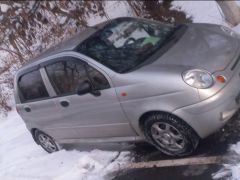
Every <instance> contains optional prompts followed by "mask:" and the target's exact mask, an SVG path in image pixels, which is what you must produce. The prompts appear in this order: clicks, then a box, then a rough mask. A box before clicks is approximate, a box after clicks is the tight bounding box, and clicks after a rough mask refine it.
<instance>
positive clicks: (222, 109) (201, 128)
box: [172, 73, 240, 138]
mask: <svg viewBox="0 0 240 180" xmlns="http://www.w3.org/2000/svg"><path fill="white" fill-rule="evenodd" d="M239 103H240V77H239V74H238V73H237V74H236V73H235V74H234V76H233V77H232V79H231V80H230V82H228V84H227V85H226V86H225V87H224V88H223V89H221V90H220V91H219V92H218V93H216V94H215V95H213V96H212V97H210V98H208V99H206V100H204V101H201V102H199V103H196V104H193V105H190V106H185V107H182V108H179V109H176V110H175V111H173V112H172V113H173V114H175V115H176V116H178V117H180V118H182V119H183V120H184V121H186V122H187V123H188V124H189V125H190V126H191V127H192V128H193V129H194V130H195V131H196V133H197V134H198V135H199V136H200V137H201V138H205V137H207V136H208V135H210V134H212V133H214V132H215V131H217V130H219V129H220V128H221V127H222V126H223V125H224V124H225V123H226V122H227V121H228V120H229V119H230V118H231V117H232V116H233V115H234V114H235V113H236V111H237V110H238V109H239V107H240V105H239Z"/></svg>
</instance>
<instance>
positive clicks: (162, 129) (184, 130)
mask: <svg viewBox="0 0 240 180" xmlns="http://www.w3.org/2000/svg"><path fill="white" fill-rule="evenodd" d="M143 129H144V134H145V136H146V138H147V140H148V141H150V143H152V144H153V145H154V146H155V147H156V148H157V149H159V150H160V151H161V152H163V153H164V154H167V155H170V156H184V155H189V154H191V153H192V152H193V151H194V150H195V148H196V147H197V145H198V143H199V140H200V138H199V136H198V135H197V134H196V133H195V131H194V130H193V129H192V128H191V127H190V126H189V125H188V124H187V123H185V122H184V121H182V120H181V119H179V118H178V117H176V116H174V115H171V114H167V113H155V114H152V115H150V116H149V117H148V118H147V119H146V120H145V121H144V125H143Z"/></svg>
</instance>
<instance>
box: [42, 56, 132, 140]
mask: <svg viewBox="0 0 240 180" xmlns="http://www.w3.org/2000/svg"><path fill="white" fill-rule="evenodd" d="M45 70H46V73H47V75H48V78H49V81H50V82H51V83H52V86H53V88H54V90H55V91H56V94H57V96H56V97H55V98H54V100H55V103H56V104H57V105H58V107H59V109H61V112H62V117H61V120H59V121H58V123H57V124H58V127H55V130H56V131H59V132H62V133H65V130H67V131H69V130H72V131H75V132H77V134H78V138H105V137H129V136H135V132H134V131H133V130H132V128H131V126H130V124H129V122H128V120H127V119H126V117H125V115H124V113H123V111H122V109H121V106H120V103H119V101H118V99H117V96H116V92H115V89H114V87H111V86H110V84H109V82H108V80H107V78H106V77H105V76H104V75H103V74H102V73H100V71H98V70H96V69H95V68H93V67H91V66H89V65H88V64H86V63H84V62H83V61H81V60H80V59H77V58H74V57H62V58H60V59H58V60H57V61H55V62H53V63H50V64H48V65H46V66H45ZM86 84H90V86H91V91H89V92H85V93H84V94H80V95H78V94H77V91H78V89H81V88H84V86H85V85H86ZM67 131H66V132H67ZM66 137H67V136H66Z"/></svg>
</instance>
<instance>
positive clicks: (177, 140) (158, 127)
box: [151, 122, 185, 151]
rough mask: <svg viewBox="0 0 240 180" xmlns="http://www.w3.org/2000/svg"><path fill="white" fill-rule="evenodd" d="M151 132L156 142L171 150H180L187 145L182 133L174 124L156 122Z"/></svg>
mask: <svg viewBox="0 0 240 180" xmlns="http://www.w3.org/2000/svg"><path fill="white" fill-rule="evenodd" d="M151 133H152V137H153V139H154V140H155V141H156V143H157V144H158V145H159V146H161V147H162V148H164V149H167V150H170V151H180V150H182V149H183V148H184V147H185V140H184V137H183V136H182V134H181V133H180V132H179V131H178V130H177V129H176V128H175V127H173V126H172V125H170V124H168V123H163V122H156V123H154V124H153V125H152V127H151Z"/></svg>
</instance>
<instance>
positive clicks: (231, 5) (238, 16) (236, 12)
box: [216, 0, 240, 26]
mask: <svg viewBox="0 0 240 180" xmlns="http://www.w3.org/2000/svg"><path fill="white" fill-rule="evenodd" d="M216 2H217V3H218V5H219V6H220V8H221V10H222V12H223V14H224V16H225V20H226V21H227V22H228V23H230V24H231V25H233V26H236V25H237V24H239V23H240V7H239V6H238V5H237V3H236V2H235V1H231V0H216Z"/></svg>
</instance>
